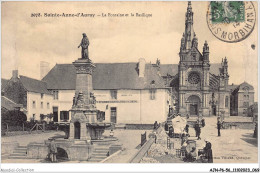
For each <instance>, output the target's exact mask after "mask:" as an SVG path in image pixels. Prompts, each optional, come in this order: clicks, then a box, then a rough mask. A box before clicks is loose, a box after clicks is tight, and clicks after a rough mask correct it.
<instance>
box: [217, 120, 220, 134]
mask: <svg viewBox="0 0 260 173" xmlns="http://www.w3.org/2000/svg"><path fill="white" fill-rule="evenodd" d="M217 127H218V136H220V128H221V122H220V121H218V123H217Z"/></svg>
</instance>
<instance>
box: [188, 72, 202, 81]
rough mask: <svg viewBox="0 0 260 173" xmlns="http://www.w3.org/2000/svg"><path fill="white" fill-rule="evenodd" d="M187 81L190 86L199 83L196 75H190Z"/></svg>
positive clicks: (198, 77)
mask: <svg viewBox="0 0 260 173" xmlns="http://www.w3.org/2000/svg"><path fill="white" fill-rule="evenodd" d="M188 81H189V83H190V84H198V83H199V82H200V76H199V74H198V73H194V72H193V73H190V74H189V78H188Z"/></svg>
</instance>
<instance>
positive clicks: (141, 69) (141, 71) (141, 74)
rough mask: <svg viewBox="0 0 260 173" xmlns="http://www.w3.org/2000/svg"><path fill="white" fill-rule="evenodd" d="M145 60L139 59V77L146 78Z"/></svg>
mask: <svg viewBox="0 0 260 173" xmlns="http://www.w3.org/2000/svg"><path fill="white" fill-rule="evenodd" d="M145 64H146V62H145V59H144V58H140V59H139V63H138V76H139V77H144V73H145Z"/></svg>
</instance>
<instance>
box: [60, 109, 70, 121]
mask: <svg viewBox="0 0 260 173" xmlns="http://www.w3.org/2000/svg"><path fill="white" fill-rule="evenodd" d="M60 120H63V121H64V120H65V121H66V120H69V111H60Z"/></svg>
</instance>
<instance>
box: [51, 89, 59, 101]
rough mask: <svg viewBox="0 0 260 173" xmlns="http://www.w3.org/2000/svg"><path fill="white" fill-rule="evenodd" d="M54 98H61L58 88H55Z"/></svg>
mask: <svg viewBox="0 0 260 173" xmlns="http://www.w3.org/2000/svg"><path fill="white" fill-rule="evenodd" d="M52 92H53V99H54V100H58V99H59V91H58V90H53V91H52Z"/></svg>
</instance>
